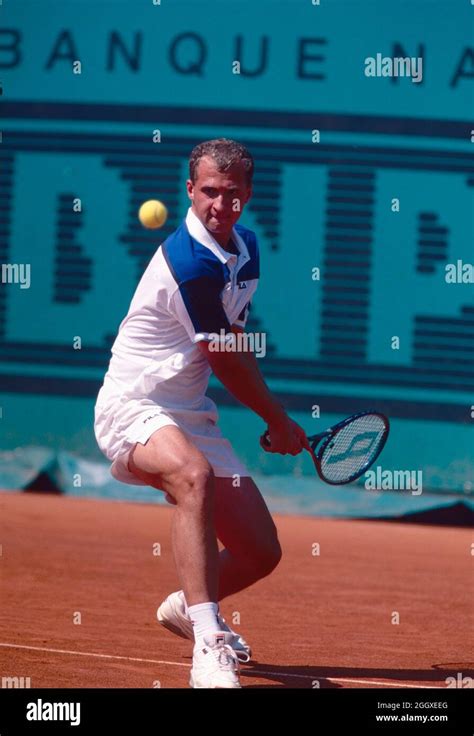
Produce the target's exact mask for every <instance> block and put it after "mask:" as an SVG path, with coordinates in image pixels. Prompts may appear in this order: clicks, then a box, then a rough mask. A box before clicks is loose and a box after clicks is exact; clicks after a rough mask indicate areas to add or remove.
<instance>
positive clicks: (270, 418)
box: [263, 402, 288, 427]
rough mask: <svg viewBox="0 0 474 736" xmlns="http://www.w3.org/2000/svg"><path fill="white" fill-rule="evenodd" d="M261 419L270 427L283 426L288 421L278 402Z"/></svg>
mask: <svg viewBox="0 0 474 736" xmlns="http://www.w3.org/2000/svg"><path fill="white" fill-rule="evenodd" d="M263 418H264V420H265V421H266V423H267V424H268V426H269V427H270V426H275V425H282V424H285V423H286V422H287V421H288V414H287V413H286V411H285V408H284V407H283V406H282V405H281V404H280V403H279V402H275V404H274V405H273V406H272V407H271V410H270V411H269V412H268V413H266V414H265V416H264V417H263Z"/></svg>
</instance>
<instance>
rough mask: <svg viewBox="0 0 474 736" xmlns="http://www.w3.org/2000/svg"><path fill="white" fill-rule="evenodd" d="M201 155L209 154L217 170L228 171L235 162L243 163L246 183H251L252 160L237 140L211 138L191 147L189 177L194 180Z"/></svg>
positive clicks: (250, 155)
mask: <svg viewBox="0 0 474 736" xmlns="http://www.w3.org/2000/svg"><path fill="white" fill-rule="evenodd" d="M203 156H210V157H211V158H212V159H214V161H215V162H216V165H217V170H218V171H228V170H229V169H230V168H232V166H234V165H235V164H239V163H241V164H243V166H244V168H245V173H246V176H247V183H248V184H249V186H250V184H251V183H252V176H253V169H254V162H253V158H252V154H251V153H250V152H249V151H248V150H247V149H246V148H245V146H243V145H242V143H238V142H237V141H233V140H231V139H230V138H213V139H212V140H210V141H203V142H202V143H199V144H198V145H197V146H195V147H194V148H193V150H192V151H191V155H190V157H189V178H190V179H191V181H192V183H193V184H194V182H195V181H196V176H197V167H198V164H199V161H200V160H201V158H202V157H203Z"/></svg>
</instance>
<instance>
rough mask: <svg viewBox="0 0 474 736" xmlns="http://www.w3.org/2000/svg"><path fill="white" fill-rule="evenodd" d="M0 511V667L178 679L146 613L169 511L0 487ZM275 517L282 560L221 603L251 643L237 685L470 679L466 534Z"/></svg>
mask: <svg viewBox="0 0 474 736" xmlns="http://www.w3.org/2000/svg"><path fill="white" fill-rule="evenodd" d="M0 513H1V519H2V524H1V540H0V541H1V544H2V556H1V558H0V560H1V563H0V564H1V565H2V590H3V595H2V597H3V601H4V604H3V617H2V621H1V624H0V662H1V667H0V675H1V676H2V677H18V678H20V677H24V678H27V677H29V678H30V684H31V687H32V688H152V687H162V688H187V687H188V678H189V670H190V668H191V643H190V642H186V641H185V640H184V639H180V638H178V637H176V636H173V635H172V634H170V633H169V632H168V631H166V630H164V629H162V628H161V627H160V626H159V625H158V623H157V622H156V619H155V611H156V608H157V606H158V604H159V603H160V602H161V600H162V599H163V598H164V597H165V596H166V595H167V594H168V593H170V592H171V591H173V590H175V589H177V588H178V587H179V586H178V583H177V577H176V573H175V568H174V564H173V559H172V553H171V544H170V529H171V515H172V514H173V513H174V511H173V509H172V508H167V507H161V506H157V505H153V504H150V505H145V504H133V503H123V502H110V501H102V500H90V499H84V498H81V499H79V498H73V497H64V496H59V495H53V494H40V493H23V492H2V493H1V494H0ZM276 523H277V526H278V529H279V536H280V541H281V543H282V547H283V551H284V558H283V560H282V562H281V563H280V565H279V567H278V568H277V569H276V570H275V572H274V573H273V574H272V575H271V576H270V577H268V578H266V579H264V580H263V581H260V582H259V583H257V584H256V585H255V586H253V587H251V588H249V589H247V590H246V591H244V592H243V593H240V594H238V595H236V596H233V597H230V598H227V599H225V600H224V601H223V603H222V605H221V610H222V612H223V614H224V616H225V617H226V619H227V620H228V622H229V623H230V624H231V625H232V626H234V627H235V628H236V629H237V630H241V631H242V633H244V634H245V637H246V639H247V640H248V641H249V643H250V644H251V646H252V647H253V652H254V658H253V660H252V661H251V662H250V663H249V664H246V665H243V666H242V678H241V681H242V686H243V687H244V688H314V687H320V688H397V689H398V688H407V687H410V688H422V689H424V688H446V687H447V684H446V678H447V677H454V678H456V677H457V676H458V673H462V677H472V676H473V675H474V670H473V665H472V662H471V661H468V659H467V658H468V657H469V656H470V655H469V651H470V640H471V632H472V609H471V606H470V589H471V588H470V583H469V580H470V577H469V576H470V574H471V566H472V561H473V558H472V555H471V532H470V531H469V530H468V529H459V528H451V527H439V526H421V525H417V524H403V523H389V522H365V521H335V520H326V519H324V520H323V519H318V518H310V517H291V516H276ZM316 544H318V545H319V555H318V554H313V551H318V548H317V547H315V546H314V545H316ZM156 545H160V547H157V546H156ZM157 551H159V552H160V554H156V552H157ZM397 613H398V619H399V623H398V624H397V623H395V621H396V620H397V615H396V614H397ZM78 614H80V616H78ZM237 615H239V616H240V625H239V624H238V623H237V620H236V616H237ZM79 620H80V623H78V622H79ZM75 621H76V623H75Z"/></svg>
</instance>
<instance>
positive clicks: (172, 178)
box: [0, 0, 474, 493]
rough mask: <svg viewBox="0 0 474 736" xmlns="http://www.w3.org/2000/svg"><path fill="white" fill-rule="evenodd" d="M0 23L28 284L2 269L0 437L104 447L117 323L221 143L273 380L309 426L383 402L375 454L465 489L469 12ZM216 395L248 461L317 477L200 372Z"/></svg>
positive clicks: (3, 152)
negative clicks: (100, 422) (377, 71)
mask: <svg viewBox="0 0 474 736" xmlns="http://www.w3.org/2000/svg"><path fill="white" fill-rule="evenodd" d="M0 14H1V21H2V22H1V24H0V81H1V85H2V96H1V98H0V100H1V101H0V111H1V118H2V121H1V131H2V142H1V144H0V156H1V171H0V228H1V230H0V231H1V241H0V263H1V264H3V266H5V265H7V264H10V265H14V264H16V265H17V266H20V264H23V265H24V266H26V265H29V267H30V269H31V271H30V273H31V283H30V284H29V288H22V287H21V285H20V284H19V283H8V280H7V278H6V274H7V270H5V269H4V270H3V271H2V274H3V275H4V277H5V278H2V280H1V282H0V361H1V362H0V406H1V409H2V418H1V420H0V429H1V447H2V448H4V449H11V448H14V447H17V446H19V445H28V444H39V445H44V446H48V447H55V448H65V449H68V450H71V451H74V452H77V453H78V454H81V455H83V456H86V457H89V458H97V457H99V451H98V449H97V448H96V447H95V441H94V437H93V432H92V414H93V406H94V400H95V396H96V394H97V391H98V389H99V387H100V383H101V381H102V378H103V375H104V372H105V370H106V367H107V363H108V359H109V355H110V346H111V344H112V341H113V339H114V336H115V334H116V332H117V328H118V325H119V323H120V321H121V319H122V318H123V316H124V315H125V313H126V311H127V308H128V304H129V301H130V298H131V296H132V294H133V290H134V287H135V285H136V283H137V281H138V279H139V277H140V275H141V273H142V272H143V270H144V268H145V267H146V264H147V262H148V261H149V259H150V257H151V255H152V254H153V253H154V251H155V250H156V248H157V247H158V245H159V244H160V242H162V241H163V240H164V239H165V238H166V236H167V235H168V234H169V233H170V232H172V231H173V229H175V228H176V227H177V226H178V224H179V223H180V221H181V219H182V218H183V217H184V215H185V213H186V209H187V206H188V200H187V197H186V193H185V186H184V184H185V179H186V177H187V157H188V155H189V152H190V150H191V149H192V147H193V146H194V145H195V144H196V143H197V142H199V141H200V140H203V139H206V138H211V137H217V136H226V137H233V138H237V139H238V140H241V141H242V142H244V143H245V144H247V145H248V146H249V148H250V149H251V151H252V153H253V155H254V157H255V160H256V175H255V182H254V197H253V199H252V201H251V203H250V204H249V205H248V207H247V209H246V211H245V212H244V214H243V217H242V222H243V223H244V224H245V225H247V226H248V227H250V228H252V229H254V230H255V231H256V233H257V235H258V238H259V242H260V248H261V284H260V288H259V291H258V293H257V296H256V298H255V300H254V303H253V307H252V312H251V320H250V322H249V325H248V329H249V330H258V331H264V332H265V333H266V336H267V355H266V357H265V359H263V360H262V370H263V371H264V373H265V375H266V378H267V380H268V383H269V385H270V386H271V388H272V389H273V390H274V391H275V392H277V393H278V394H279V395H280V397H281V400H282V401H283V403H284V404H285V405H286V406H287V407H288V408H289V410H290V411H291V413H292V415H293V416H294V417H295V418H296V419H297V420H298V421H300V422H301V423H302V424H303V425H304V426H305V427H307V429H308V432H310V431H311V432H315V431H317V430H318V429H324V428H325V427H326V426H327V425H329V424H331V423H333V422H334V421H336V420H337V419H339V418H341V417H342V416H345V415H346V414H349V413H352V412H354V411H358V410H359V409H363V408H367V407H371V406H375V407H377V408H380V409H382V410H384V411H386V412H387V414H388V415H389V416H390V418H391V420H392V436H391V440H390V442H389V443H388V445H387V448H386V450H385V451H384V455H383V466H384V467H387V468H398V469H422V470H423V472H424V482H425V485H426V486H429V487H431V488H433V489H439V490H447V491H460V492H463V493H470V492H471V491H472V489H473V470H474V460H473V430H472V425H473V422H474V418H473V417H474V408H473V406H474V372H473V366H474V340H473V337H474V299H473V281H474V277H473V279H472V280H469V269H468V268H465V269H464V281H463V280H462V279H461V282H458V283H448V282H447V281H446V266H447V265H448V264H455V265H456V266H458V265H459V262H460V265H459V268H460V269H462V266H463V265H464V266H469V264H473V263H474V252H473V234H474V214H473V213H474V208H473V200H474V148H473V140H474V139H473V138H472V136H474V133H472V129H473V128H474V125H473V118H472V114H473V110H474V105H473V103H474V48H473V40H472V39H473V30H474V6H472V5H470V4H469V3H468V2H467V1H466V2H451V3H449V4H448V3H445V2H441V1H438V0H416V1H415V2H410V3H405V2H397V3H393V2H389V1H388V0H378V1H377V2H346V1H345V0H341V1H339V0H338V1H336V2H325V0H321V4H320V5H317V4H313V2H311V0H292V1H291V2H288V1H286V0H274V1H272V0H260V2H246V1H243V0H242V1H240V2H233V1H231V0H221V1H219V2H217V1H214V2H210V1H209V2H208V1H206V2H204V0H193V2H184V1H182V0H176V1H175V2H171V1H170V2H167V0H162V2H161V3H159V2H156V3H155V2H153V1H152V0H133V2H132V1H131V0H129V1H128V2H123V1H122V0H94V2H88V1H86V0H68V2H67V3H65V2H64V1H62V2H56V1H55V0H42V1H38V2H35V1H34V0H20V1H19V2H17V3H12V2H9V1H8V0H4V3H3V6H2V7H0ZM378 53H380V54H381V55H382V56H390V57H395V56H404V57H421V58H422V60H423V77H422V81H420V82H415V81H413V80H412V79H411V78H393V77H392V78H390V77H368V76H366V75H365V73H364V69H365V59H366V58H367V57H376V56H377V54H378ZM236 60H237V61H240V63H241V68H240V74H236V73H234V71H235V64H234V62H235V61H236ZM78 62H80V63H79V65H78ZM78 72H80V73H78ZM315 131H319V137H318V133H315ZM77 198H79V199H80V201H81V211H80V212H77V211H74V209H73V201H74V200H76V199H77ZM149 198H158V199H161V200H163V201H164V202H165V203H166V204H167V206H168V208H169V211H170V218H169V220H168V222H167V224H166V226H165V227H164V228H163V229H162V230H161V231H159V232H156V231H155V232H147V231H145V230H144V229H143V228H141V226H140V225H139V223H138V220H137V217H136V212H137V209H138V207H139V205H140V204H141V203H142V202H143V201H144V200H146V199H149ZM394 199H398V200H399V211H393V209H394V206H393V200H394ZM395 209H396V207H395ZM315 268H318V269H320V278H319V279H316V280H315V279H314V278H313V274H314V273H315V272H314V269H315ZM316 273H317V272H316ZM462 273H463V272H462V270H460V274H461V275H462ZM458 281H459V279H458ZM77 337H80V340H81V349H80V350H78V349H75V344H76V347H77V342H78V341H77V339H76V338H77ZM394 337H396V338H398V339H399V347H398V348H395V349H394V345H395V344H396V343H394ZM211 395H212V396H213V397H214V398H215V399H216V401H217V402H218V404H219V406H220V407H221V424H222V427H223V430H224V432H226V434H227V435H228V436H229V438H230V439H232V441H233V442H235V444H236V447H237V449H238V450H239V452H240V453H241V455H242V456H243V457H244V459H245V460H246V461H247V462H248V463H249V465H250V466H251V468H252V469H255V470H259V471H261V472H265V473H271V472H299V473H310V472H312V471H311V467H310V463H309V461H308V460H307V459H306V458H297V459H296V460H295V459H294V458H283V457H270V456H267V455H264V454H263V453H262V452H261V451H260V448H259V445H258V441H257V439H258V435H259V433H260V432H261V431H262V429H263V427H262V423H261V421H260V420H259V419H258V418H257V417H255V416H253V415H251V413H250V412H249V411H248V410H246V409H242V408H241V407H240V406H238V405H237V404H236V402H235V401H234V400H233V399H232V398H231V397H230V396H229V395H228V394H227V392H226V391H225V390H224V389H223V388H222V386H220V384H218V382H214V381H212V382H211ZM316 405H317V406H318V407H319V413H320V417H319V418H318V417H317V416H313V414H317V413H318V412H317V411H316V412H315V411H314V407H315V406H316Z"/></svg>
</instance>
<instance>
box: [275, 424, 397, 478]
mask: <svg viewBox="0 0 474 736" xmlns="http://www.w3.org/2000/svg"><path fill="white" fill-rule="evenodd" d="M389 430H390V425H389V421H388V419H387V417H386V416H385V415H384V414H380V412H377V411H362V412H359V414H353V415H352V416H350V417H347V419H343V421H342V422H338V423H337V424H335V425H334V426H333V427H329V428H328V429H326V431H325V432H321V433H320V434H314V435H312V436H311V437H308V440H309V444H310V445H311V457H312V458H313V462H314V467H315V468H316V471H317V473H318V475H319V477H320V478H321V480H324V481H325V482H326V483H330V484H331V485H333V486H339V485H343V484H344V483H351V482H352V481H354V480H356V479H357V478H360V476H361V475H362V474H363V473H365V471H366V470H367V468H370V466H371V465H372V464H373V463H374V462H375V461H376V460H377V458H378V456H379V455H380V453H381V452H382V450H383V448H384V445H385V443H386V441H387V437H388V433H389ZM262 441H263V444H264V445H266V446H267V447H270V436H269V434H268V430H267V431H266V432H265V434H264V435H263V437H262ZM318 445H319V448H318Z"/></svg>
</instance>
